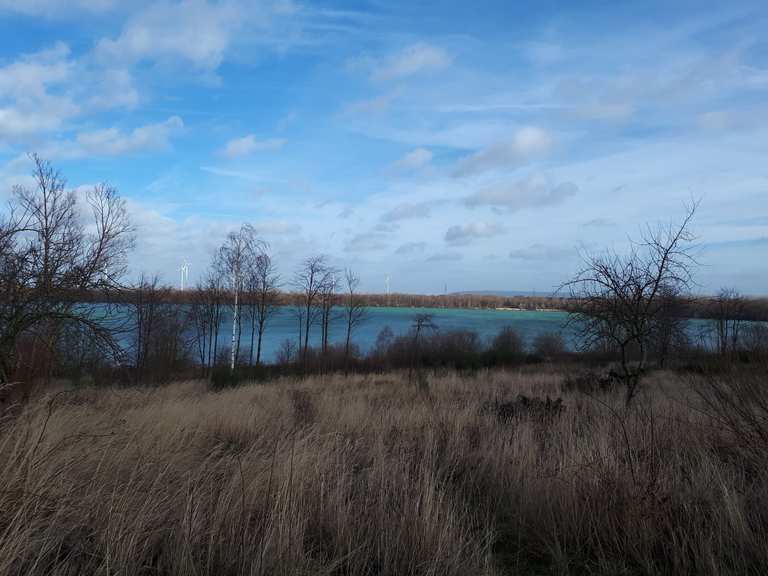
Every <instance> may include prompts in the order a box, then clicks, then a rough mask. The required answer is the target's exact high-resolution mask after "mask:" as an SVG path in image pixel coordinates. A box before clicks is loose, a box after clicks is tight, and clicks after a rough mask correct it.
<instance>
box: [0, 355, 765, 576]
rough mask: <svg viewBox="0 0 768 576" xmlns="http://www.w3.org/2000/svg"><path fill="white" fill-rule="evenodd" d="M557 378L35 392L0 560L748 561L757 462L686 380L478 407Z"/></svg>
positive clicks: (739, 566) (562, 568)
mask: <svg viewBox="0 0 768 576" xmlns="http://www.w3.org/2000/svg"><path fill="white" fill-rule="evenodd" d="M562 378H563V375H562V374H561V373H559V372H558V371H557V370H546V371H541V372H538V373H522V372H491V373H480V374H478V375H477V376H475V377H472V378H462V377H460V376H458V375H455V374H449V375H445V376H438V377H431V378H430V381H429V392H428V393H425V392H424V391H423V390H421V391H419V390H418V389H417V387H416V385H415V384H414V385H412V386H409V385H408V383H407V381H406V379H405V378H404V377H403V376H401V375H398V374H393V375H382V376H375V377H370V376H369V377H362V376H352V377H349V378H347V379H345V378H342V377H336V376H334V377H327V378H320V377H318V378H315V379H311V380H308V381H304V382H297V381H287V380H286V381H278V382H275V383H272V384H268V385H252V386H243V387H241V388H238V389H234V390H229V391H226V392H220V393H211V392H208V391H206V389H205V387H204V386H203V385H202V384H200V383H193V382H190V383H180V384H175V385H171V386H167V387H164V388H159V389H130V390H93V389H73V390H62V391H60V392H56V393H53V392H51V393H48V394H46V395H44V396H41V397H39V398H36V399H35V400H33V401H32V402H31V403H30V404H28V405H27V406H26V407H25V408H24V409H23V410H22V411H21V412H20V413H18V414H16V415H14V416H13V417H6V418H5V419H4V420H3V421H2V422H0V427H1V428H0V470H2V472H0V574H25V575H33V574H46V575H48V574H62V575H63V574H71V575H75V574H78V575H80V574H83V575H87V574H104V575H106V574H121V575H134V574H190V575H202V574H211V575H214V574H215V575H225V574H350V575H351V574H355V575H356V574H371V575H374V574H375V575H387V574H389V575H396V574H398V575H400V574H434V575H439V576H450V575H465V574H517V573H519V574H550V573H552V574H587V573H589V574H671V573H675V574H712V575H722V574H751V573H754V574H759V573H762V572H763V570H764V568H765V567H766V566H768V537H767V536H766V527H767V526H768V480H766V478H765V472H764V471H765V467H764V468H763V469H762V470H758V471H755V470H754V466H750V467H746V466H743V465H742V461H741V459H740V457H739V454H740V452H738V451H733V450H729V446H733V442H734V436H733V431H732V430H728V429H725V428H724V427H723V426H720V425H718V422H721V420H718V419H717V418H715V417H711V416H709V415H708V414H705V413H703V412H702V411H700V409H699V408H700V407H702V406H703V407H704V408H706V403H701V402H700V401H699V399H698V397H697V396H696V395H695V394H692V393H691V392H690V390H689V385H690V383H685V382H683V381H682V380H680V379H679V378H677V377H675V376H672V375H670V374H660V375H656V376H654V377H652V379H651V380H650V381H649V383H648V386H647V387H646V392H645V393H644V395H642V396H641V397H640V399H639V402H638V404H637V406H636V407H635V408H634V409H633V410H632V411H631V412H629V413H627V412H625V411H624V409H623V408H622V402H623V399H622V397H621V393H620V392H616V393H614V394H605V395H600V396H596V397H594V398H592V397H587V396H585V395H583V394H579V393H576V392H573V393H568V394H566V395H565V396H564V401H565V404H566V405H567V410H566V411H565V412H564V413H562V414H561V415H559V416H553V417H536V418H526V417H525V416H524V415H521V416H520V417H516V418H514V419H513V420H511V421H509V422H502V421H500V420H498V419H497V418H496V417H495V415H494V414H493V412H492V411H491V412H489V411H488V410H483V405H484V404H486V403H487V402H489V401H491V400H507V399H512V398H514V397H515V396H516V395H517V394H519V393H525V394H535V395H541V396H544V395H546V394H549V395H552V396H558V395H560V392H559V387H560V383H561V381H562ZM749 454H750V458H751V459H754V458H755V451H750V453H749ZM734 455H735V456H734ZM765 464H768V454H766V455H765Z"/></svg>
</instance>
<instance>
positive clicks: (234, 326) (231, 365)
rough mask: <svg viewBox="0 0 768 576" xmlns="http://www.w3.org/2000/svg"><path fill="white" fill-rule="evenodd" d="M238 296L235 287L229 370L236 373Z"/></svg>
mask: <svg viewBox="0 0 768 576" xmlns="http://www.w3.org/2000/svg"><path fill="white" fill-rule="evenodd" d="M237 296H238V290H237V287H235V306H234V308H233V310H232V350H230V360H229V370H230V372H234V371H235V360H236V357H237V350H236V345H237V324H238V321H239V316H238V307H237V304H238V298H237Z"/></svg>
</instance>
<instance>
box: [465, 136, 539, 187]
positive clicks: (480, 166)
mask: <svg viewBox="0 0 768 576" xmlns="http://www.w3.org/2000/svg"><path fill="white" fill-rule="evenodd" d="M552 143H553V140H552V136H551V135H550V134H549V133H548V132H547V131H545V130H542V129H541V128H537V127H535V126H527V127H525V128H520V129H519V130H517V131H516V132H515V133H514V134H513V136H512V138H511V139H509V140H507V141H505V142H498V143H496V144H492V145H491V146H488V147H487V148H484V149H483V150H481V151H479V152H476V153H475V154H472V155H471V156H468V157H466V158H463V159H462V160H460V161H459V163H458V165H457V166H456V169H455V170H454V176H469V175H472V174H478V173H481V172H487V171H491V170H496V169H504V168H515V167H517V166H520V165H521V164H523V163H525V162H526V161H528V160H530V159H532V158H534V157H536V156H540V155H542V154H545V153H546V152H548V151H549V150H550V149H551V148H552Z"/></svg>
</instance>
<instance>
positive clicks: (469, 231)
mask: <svg viewBox="0 0 768 576" xmlns="http://www.w3.org/2000/svg"><path fill="white" fill-rule="evenodd" d="M504 231H505V228H504V226H502V225H501V224H498V223H497V222H470V223H468V224H462V225H460V226H451V227H450V228H448V230H447V231H446V232H445V241H446V242H448V243H449V244H454V245H465V244H469V243H470V242H472V241H473V240H477V239H480V238H492V237H494V236H498V235H500V234H503V233H504Z"/></svg>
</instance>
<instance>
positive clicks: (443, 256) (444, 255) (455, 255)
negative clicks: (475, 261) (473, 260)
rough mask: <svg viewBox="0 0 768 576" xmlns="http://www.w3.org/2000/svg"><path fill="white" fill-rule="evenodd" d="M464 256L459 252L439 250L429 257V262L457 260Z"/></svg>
mask: <svg viewBox="0 0 768 576" xmlns="http://www.w3.org/2000/svg"><path fill="white" fill-rule="evenodd" d="M463 257H464V256H463V255H462V254H460V253H459V252H438V253H437V254H432V256H430V257H429V258H427V262H456V261H457V260H461V259H462V258H463Z"/></svg>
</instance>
